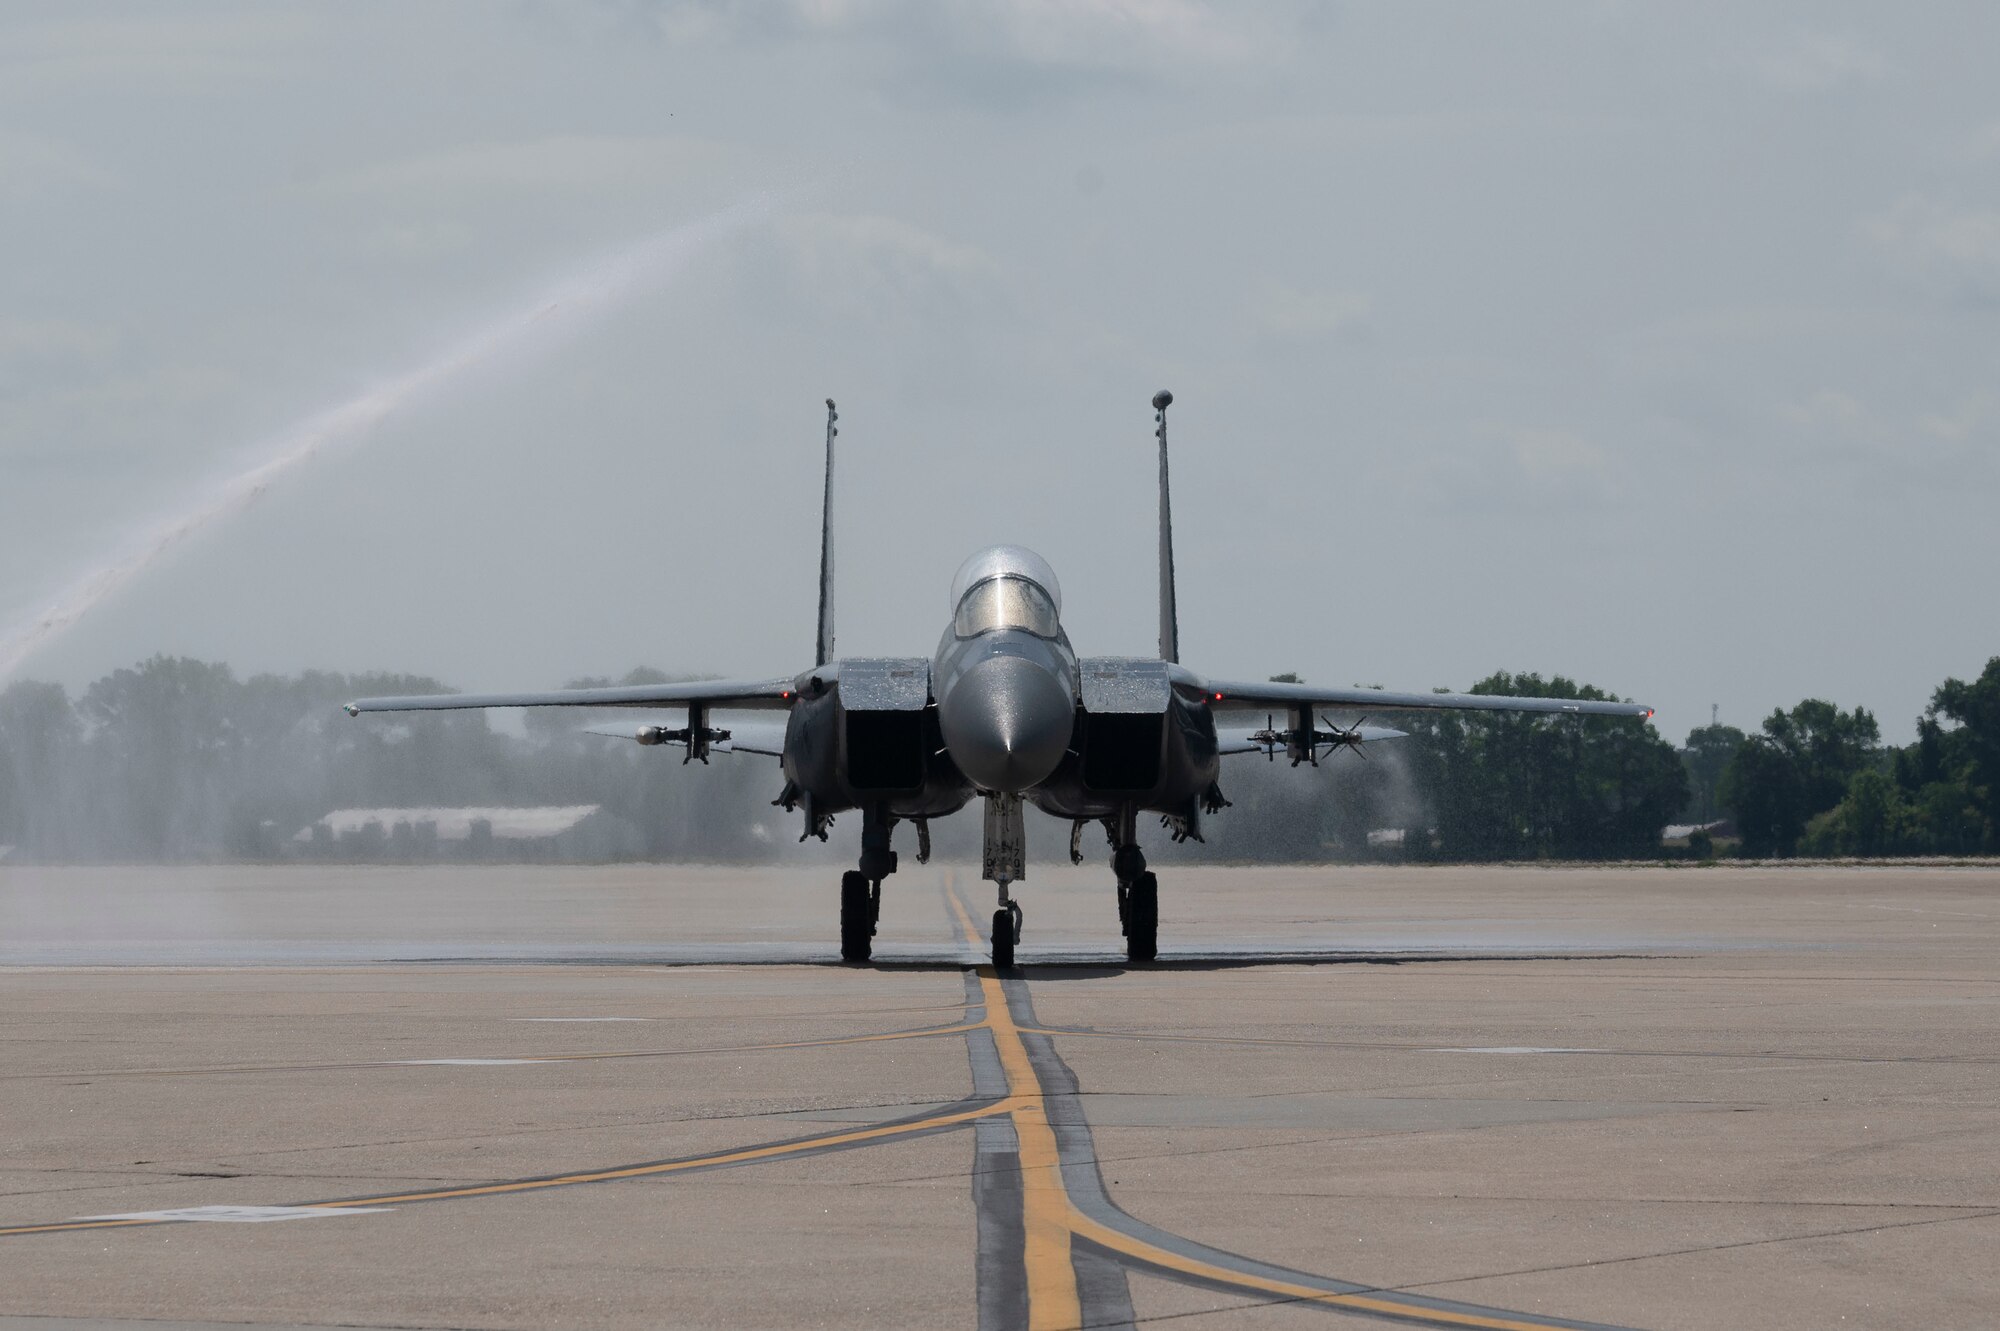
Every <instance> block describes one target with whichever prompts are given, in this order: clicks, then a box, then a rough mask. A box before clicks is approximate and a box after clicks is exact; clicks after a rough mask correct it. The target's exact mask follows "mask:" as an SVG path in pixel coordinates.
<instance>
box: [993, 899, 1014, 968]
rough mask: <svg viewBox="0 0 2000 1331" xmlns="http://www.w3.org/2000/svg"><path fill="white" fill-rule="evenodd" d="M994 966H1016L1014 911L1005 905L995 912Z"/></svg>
mask: <svg viewBox="0 0 2000 1331" xmlns="http://www.w3.org/2000/svg"><path fill="white" fill-rule="evenodd" d="M993 967H994V969H995V970H1003V971H1004V970H1012V969H1013V968H1014V912H1013V911H1011V910H1008V909H1007V908H1006V907H1005V906H1002V907H1001V908H1000V909H999V910H996V911H994V912H993Z"/></svg>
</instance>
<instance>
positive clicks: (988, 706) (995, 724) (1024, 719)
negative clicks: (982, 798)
mask: <svg viewBox="0 0 2000 1331" xmlns="http://www.w3.org/2000/svg"><path fill="white" fill-rule="evenodd" d="M1075 710H1076V709H1075V704H1074V702H1073V701H1072V700H1071V699H1070V696H1069V693H1068V691H1067V690H1066V689H1064V688H1063V685H1062V681H1061V680H1060V679H1058V678H1056V676H1055V675H1053V674H1051V673H1050V672H1049V671H1048V670H1047V669H1045V668H1044V667H1042V666H1040V665H1038V664H1036V663H1035V662H1033V661H1028V660H1023V659H1022V658H1021V657H1018V656H995V657H989V658H988V659H986V660H984V661H981V662H980V663H979V664H978V665H976V666H974V667H972V669H970V670H968V671H967V672H966V673H965V674H964V675H962V676H961V677H960V678H959V679H958V681H957V682H956V683H955V684H953V685H952V689H951V692H950V693H948V694H947V695H945V697H944V698H943V699H941V700H940V701H939V703H938V724H939V725H940V726H941V727H942V728H943V730H944V742H945V747H947V748H948V749H950V750H951V757H952V761H953V762H955V763H957V764H958V770H959V771H961V772H964V773H965V775H966V776H967V777H968V778H970V779H971V781H972V783H973V784H974V785H976V786H978V787H979V788H980V789H981V790H990V791H998V792H1001V793H1003V794H1018V793H1019V792H1021V791H1023V790H1026V789H1028V788H1029V787H1030V786H1033V785H1036V784H1038V783H1039V782H1041V781H1042V780H1044V779H1045V778H1047V776H1048V775H1049V773H1051V772H1053V771H1055V770H1056V764H1057V763H1059V762H1061V761H1062V757H1063V753H1064V752H1065V751H1066V750H1067V749H1068V748H1069V738H1070V731H1071V729H1072V727H1073V726H1074V724H1075Z"/></svg>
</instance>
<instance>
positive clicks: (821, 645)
mask: <svg viewBox="0 0 2000 1331" xmlns="http://www.w3.org/2000/svg"><path fill="white" fill-rule="evenodd" d="M839 419H840V413H839V412H837V411H835V410H834V409H833V399H832V398H828V399H827V400H826V499H825V502H824V504H823V506H822V507H821V509H820V525H819V636H818V638H817V639H816V640H815V641H814V643H813V653H814V655H813V664H814V665H825V664H826V663H827V662H829V661H831V660H833V437H834V436H835V435H837V434H839V433H840V430H839V429H838V428H837V427H836V426H835V425H834V422H835V421H837V420H839Z"/></svg>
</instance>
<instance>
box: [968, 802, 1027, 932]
mask: <svg viewBox="0 0 2000 1331" xmlns="http://www.w3.org/2000/svg"><path fill="white" fill-rule="evenodd" d="M985 833H986V842H985V852H984V855H983V856H982V860H983V863H982V865H981V870H980V876H981V877H982V878H985V879H986V880H987V881H989V882H991V883H992V884H993V885H994V886H995V887H998V888H999V889H1000V909H998V910H996V911H994V912H993V965H994V966H995V967H996V968H998V969H1000V970H1007V969H1009V968H1010V967H1012V966H1013V964H1014V944H1016V943H1018V942H1019V941H1021V903H1020V902H1018V901H1016V900H1014V899H1013V898H1012V897H1010V896H1009V895H1008V894H1007V889H1008V888H1009V887H1011V886H1012V885H1013V884H1015V883H1018V882H1019V881H1021V879H1023V878H1025V877H1027V874H1028V836H1027V831H1026V829H1025V828H1024V827H1023V826H1022V823H1021V797H1020V796H1019V795H988V796H987V797H986V819H985Z"/></svg>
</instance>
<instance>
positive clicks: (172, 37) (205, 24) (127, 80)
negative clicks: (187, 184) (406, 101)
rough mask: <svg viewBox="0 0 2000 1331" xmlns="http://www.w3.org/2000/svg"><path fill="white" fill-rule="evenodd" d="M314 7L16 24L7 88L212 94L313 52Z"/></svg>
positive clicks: (0, 82)
mask: <svg viewBox="0 0 2000 1331" xmlns="http://www.w3.org/2000/svg"><path fill="white" fill-rule="evenodd" d="M318 29H319V20H318V19H317V18H316V17H314V16H313V15H312V14H311V12H310V11H307V10H303V9H296V8H285V7H280V6H256V7H252V8H249V9H243V10H238V11H235V12H231V13H211V14H200V13H189V12H187V11H186V10H185V9H180V8H176V9H174V10H172V11H167V10H164V9H162V10H145V11H140V15H139V16H127V17H123V18H83V19H71V20H67V21H61V22H54V23H20V24H15V25H12V26H9V27H8V28H7V29H6V32H5V40H4V41H0V51H4V55H0V86H5V87H7V88H9V89H10V90H12V91H15V92H22V91H29V92H36V91H54V90H67V89H76V88H101V87H103V86H105V85H111V86H114V87H115V88H116V89H117V90H118V91H119V92H121V93H129V92H132V91H134V90H135V89H152V88H164V89H171V90H175V91H192V92H212V91H214V90H215V89H216V87H217V85H220V84H240V83H245V82H268V81H271V80H274V79H278V78H282V77H283V76H284V75H285V73H286V71H287V70H288V69H290V68H291V66H292V60H293V58H294V57H295V56H297V55H298V54H300V53H302V52H304V51H307V50H309V49H310V45H311V39H312V36H313V34H314V33H315V32H317V31H318Z"/></svg>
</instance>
